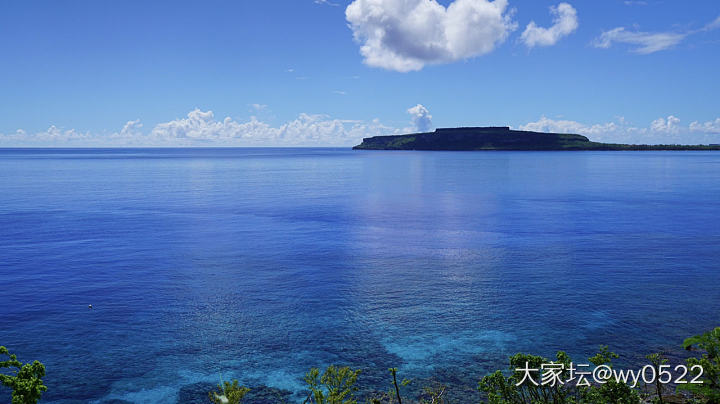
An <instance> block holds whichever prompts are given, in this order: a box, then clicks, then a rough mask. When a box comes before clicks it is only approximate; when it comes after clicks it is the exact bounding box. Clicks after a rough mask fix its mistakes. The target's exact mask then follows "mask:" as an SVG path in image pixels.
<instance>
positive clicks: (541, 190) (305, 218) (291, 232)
mask: <svg viewBox="0 0 720 404" xmlns="http://www.w3.org/2000/svg"><path fill="white" fill-rule="evenodd" d="M719 256H720V153H713V152H470V153H463V152H455V153H453V152H447V153H446V152H360V151H355V152H354V151H350V150H346V149H135V150H92V149H90V150H38V149H35V150H32V149H30V150H0V281H1V282H2V284H1V287H0V345H6V346H8V347H9V348H10V350H11V351H13V352H15V353H17V354H18V356H19V357H20V359H22V360H25V361H30V360H33V359H39V360H41V361H43V362H44V363H45V365H46V367H47V378H46V382H47V385H48V386H49V391H48V392H47V393H46V395H45V398H46V399H47V400H46V401H48V402H57V403H80V402H103V401H109V400H111V399H120V400H126V401H129V402H138V403H158V402H163V403H164V402H168V403H173V402H177V401H187V400H188V397H189V394H190V395H192V394H191V393H192V392H193V389H196V390H198V391H200V392H201V393H202V390H203V388H204V387H205V384H197V383H216V382H217V381H219V379H220V377H222V378H223V379H224V380H227V379H230V378H238V379H240V381H242V382H243V383H246V384H249V385H252V386H259V385H266V386H271V387H277V388H281V389H285V390H290V391H295V392H299V391H300V390H302V380H301V378H302V375H303V374H304V372H305V371H306V370H307V369H308V368H310V367H311V366H325V365H327V364H331V363H337V364H343V365H351V366H355V367H364V368H365V369H366V371H365V373H364V374H363V376H361V380H364V383H365V384H366V385H368V386H370V387H373V388H378V389H381V390H386V387H388V384H387V383H388V382H389V379H388V378H387V375H386V374H387V368H388V367H391V366H396V367H398V368H399V369H400V375H401V376H402V377H408V378H413V379H415V381H414V382H413V384H415V385H417V386H418V387H419V386H420V385H421V384H422V383H426V382H429V381H430V380H432V381H438V382H444V383H450V384H451V385H454V386H456V385H457V384H458V383H464V384H466V385H467V386H468V390H467V391H468V392H467V393H457V392H458V391H461V390H460V388H459V387H456V388H455V391H456V395H457V394H471V393H470V392H471V391H472V390H473V389H474V388H475V384H476V383H477V380H478V379H479V378H480V377H481V376H482V375H484V374H485V373H487V372H488V371H489V370H492V369H495V368H501V367H504V366H505V363H506V358H507V356H509V355H510V354H513V353H515V352H517V351H529V352H533V353H538V354H543V355H552V354H553V353H554V352H555V351H556V350H558V349H565V350H567V351H568V352H570V353H571V354H572V355H573V356H575V357H577V358H586V357H587V356H589V355H591V354H593V353H594V352H595V351H596V348H597V346H598V345H599V344H609V345H610V346H611V348H612V349H613V350H615V351H616V352H618V353H620V354H621V355H622V357H623V360H625V361H627V363H629V364H633V363H640V362H642V359H641V358H642V356H643V355H644V354H646V353H649V352H651V351H653V350H658V349H670V348H676V347H678V346H679V344H680V343H681V341H682V339H683V338H685V337H687V336H689V335H692V334H695V333H699V332H702V331H705V330H707V329H709V328H711V327H714V326H717V325H718V324H719V323H720V287H719V286H720V259H718V257H719ZM88 304H92V305H93V307H94V309H92V310H90V309H88ZM411 386H412V385H411ZM0 393H2V394H7V391H6V390H0ZM195 393H197V392H195ZM198 394H199V393H198ZM3 397H4V396H3ZM199 397H200V398H202V397H203V394H199ZM297 397H299V394H298V395H295V396H294V398H297ZM467 397H468V401H470V400H473V401H474V400H477V396H474V395H473V396H470V395H468V396H467Z"/></svg>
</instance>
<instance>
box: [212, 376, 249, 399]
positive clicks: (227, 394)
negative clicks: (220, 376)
mask: <svg viewBox="0 0 720 404" xmlns="http://www.w3.org/2000/svg"><path fill="white" fill-rule="evenodd" d="M217 388H218V391H211V392H210V393H208V396H210V401H211V402H213V403H215V404H240V403H241V402H242V400H243V398H244V397H245V394H247V393H248V392H249V391H250V389H249V388H247V387H245V386H240V383H238V381H237V380H233V381H232V383H230V382H225V383H223V384H218V386H217Z"/></svg>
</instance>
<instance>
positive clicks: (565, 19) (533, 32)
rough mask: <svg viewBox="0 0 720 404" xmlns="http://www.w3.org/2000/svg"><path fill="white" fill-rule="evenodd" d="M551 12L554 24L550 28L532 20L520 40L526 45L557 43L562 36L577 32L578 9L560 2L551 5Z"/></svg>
mask: <svg viewBox="0 0 720 404" xmlns="http://www.w3.org/2000/svg"><path fill="white" fill-rule="evenodd" d="M550 14H552V15H553V25H552V26H551V27H550V28H543V27H538V26H537V25H536V24H535V21H531V22H530V24H528V26H527V27H526V28H525V31H524V32H523V33H522V36H521V37H520V40H521V41H522V42H523V43H525V46H527V47H529V48H532V47H535V46H550V45H555V44H556V43H557V42H558V41H559V40H560V39H561V38H562V37H564V36H567V35H570V34H572V33H573V32H575V30H576V29H577V27H578V17H577V11H576V10H575V8H573V6H571V5H570V4H568V3H560V4H558V5H557V6H555V7H550Z"/></svg>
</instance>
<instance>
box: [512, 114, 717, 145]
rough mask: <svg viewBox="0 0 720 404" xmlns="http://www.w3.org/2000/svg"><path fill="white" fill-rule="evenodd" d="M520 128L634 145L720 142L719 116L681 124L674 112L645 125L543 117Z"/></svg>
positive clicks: (624, 121) (620, 120) (619, 119)
mask: <svg viewBox="0 0 720 404" xmlns="http://www.w3.org/2000/svg"><path fill="white" fill-rule="evenodd" d="M518 129H520V130H529V131H536V132H555V133H577V134H580V135H584V136H587V137H588V138H590V139H591V140H594V141H598V142H606V143H634V144H661V143H665V144H708V143H720V118H718V119H715V120H714V121H708V122H702V123H701V122H698V121H695V122H692V123H691V124H690V125H687V126H686V125H682V124H681V120H680V119H679V118H677V117H675V116H673V115H670V116H668V117H666V118H658V119H655V120H654V121H652V122H650V124H649V125H648V126H645V127H643V126H635V125H632V124H630V123H629V122H627V121H626V120H625V119H624V118H617V119H616V120H615V121H613V122H605V123H596V124H585V123H581V122H577V121H572V120H562V119H560V120H556V119H551V118H547V117H544V116H543V117H542V118H540V119H539V120H537V121H535V122H529V123H527V124H525V125H520V126H519V127H518Z"/></svg>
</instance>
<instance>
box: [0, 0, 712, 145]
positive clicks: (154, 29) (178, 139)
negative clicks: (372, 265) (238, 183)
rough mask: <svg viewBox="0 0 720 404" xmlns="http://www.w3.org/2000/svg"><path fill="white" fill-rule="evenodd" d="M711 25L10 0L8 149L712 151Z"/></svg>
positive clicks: (467, 1)
mask: <svg viewBox="0 0 720 404" xmlns="http://www.w3.org/2000/svg"><path fill="white" fill-rule="evenodd" d="M718 17H720V3H718V2H717V1H715V0H707V1H667V0H666V1H653V0H646V1H623V0H606V1H595V0H569V1H567V2H558V1H542V0H524V1H522V0H507V1H504V0H495V1H494V2H490V1H488V0H455V1H449V0H448V1H439V2H436V1H435V0H402V1H401V0H355V1H348V0H345V1H341V0H333V1H330V0H287V1H274V0H265V1H232V2H231V1H227V2H226V1H204V2H188V1H172V2H169V1H168V2H148V1H122V2H119V1H118V2H98V1H63V2H58V1H46V2H41V1H23V2H3V3H2V5H0V58H1V60H2V63H0V146H32V145H39V146H45V145H57V146H63V145H68V146H78V145H81V146H84V145H87V146H95V145H110V146H112V145H236V146H244V145H247V146H256V145H279V146H282V145H352V144H354V143H356V142H357V141H358V140H359V139H360V138H361V137H363V136H371V135H376V134H385V133H402V132H404V131H407V130H416V129H427V128H433V127H446V126H471V125H510V126H513V127H516V128H524V129H535V130H555V131H565V132H580V133H583V134H587V135H589V136H590V137H592V138H595V139H598V140H611V141H627V142H642V143H658V142H674V143H708V142H712V143H720V98H719V97H718V94H720V79H719V77H720V75H719V74H718V65H720V20H718ZM531 21H532V22H534V23H533V25H532V26H531V27H530V28H528V25H529V24H530V23H531ZM418 104H420V105H421V106H422V108H414V109H413V110H412V111H414V112H413V113H408V110H409V109H411V108H412V107H415V106H417V105H418ZM210 111H212V113H210ZM226 117H227V118H226Z"/></svg>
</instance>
